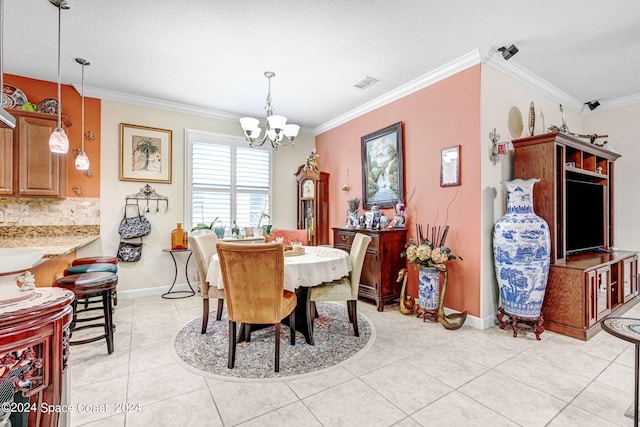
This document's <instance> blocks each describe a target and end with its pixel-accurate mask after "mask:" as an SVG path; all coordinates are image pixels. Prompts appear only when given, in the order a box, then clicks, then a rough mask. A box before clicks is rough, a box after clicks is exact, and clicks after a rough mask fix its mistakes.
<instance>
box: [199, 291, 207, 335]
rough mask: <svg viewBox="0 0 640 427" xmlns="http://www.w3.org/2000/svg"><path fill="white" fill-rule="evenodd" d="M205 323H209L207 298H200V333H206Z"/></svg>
mask: <svg viewBox="0 0 640 427" xmlns="http://www.w3.org/2000/svg"><path fill="white" fill-rule="evenodd" d="M207 323H209V298H204V299H203V300H202V332H200V333H201V334H206V333H207Z"/></svg>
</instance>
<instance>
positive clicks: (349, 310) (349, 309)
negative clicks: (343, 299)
mask: <svg viewBox="0 0 640 427" xmlns="http://www.w3.org/2000/svg"><path fill="white" fill-rule="evenodd" d="M347 317H348V318H349V323H353V306H352V305H351V301H347Z"/></svg>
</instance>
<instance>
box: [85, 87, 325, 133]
mask: <svg viewBox="0 0 640 427" xmlns="http://www.w3.org/2000/svg"><path fill="white" fill-rule="evenodd" d="M73 88H74V89H75V90H76V91H77V92H78V93H80V90H81V88H80V85H78V84H75V83H74V84H73ZM84 96H85V97H89V98H99V99H101V100H106V101H114V102H122V103H124V104H133V105H140V106H143V107H150V108H158V109H160V110H168V111H173V112H176V113H184V114H190V115H194V116H202V117H209V118H213V119H218V120H225V121H229V122H237V121H238V119H239V118H240V117H243V116H240V115H238V114H232V113H226V112H224V111H218V110H213V109H211V108H204V107H196V106H193V105H187V104H180V103H178V102H170V101H163V100H161V99H156V98H148V97H146V96H138V95H131V94H128V93H124V92H118V91H114V90H107V89H101V88H97V87H91V86H86V85H85V87H84ZM300 132H301V133H304V134H307V135H313V129H311V128H308V127H301V128H300Z"/></svg>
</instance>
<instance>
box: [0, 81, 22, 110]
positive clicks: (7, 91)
mask: <svg viewBox="0 0 640 427" xmlns="http://www.w3.org/2000/svg"><path fill="white" fill-rule="evenodd" d="M5 95H7V96H9V97H10V98H11V99H13V102H14V105H13V106H12V107H7V106H5ZM25 102H27V95H25V94H24V92H23V91H21V90H20V89H18V88H17V87H15V86H11V85H8V84H6V83H5V84H3V85H2V106H3V107H4V108H20V107H22V104H24V103H25Z"/></svg>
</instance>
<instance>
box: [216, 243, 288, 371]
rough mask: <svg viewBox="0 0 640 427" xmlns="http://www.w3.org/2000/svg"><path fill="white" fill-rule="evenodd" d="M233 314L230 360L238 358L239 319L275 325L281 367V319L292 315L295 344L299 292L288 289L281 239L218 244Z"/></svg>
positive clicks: (246, 324)
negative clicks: (237, 331) (264, 241)
mask: <svg viewBox="0 0 640 427" xmlns="http://www.w3.org/2000/svg"><path fill="white" fill-rule="evenodd" d="M217 251H218V259H219V261H220V272H221V273H222V282H223V284H224V292H225V295H226V297H227V314H228V316H229V360H228V365H227V367H228V368H229V369H233V367H234V365H235V360H236V322H240V323H243V324H244V328H245V330H247V331H249V330H250V328H251V325H258V324H260V325H265V324H266V325H275V329H276V334H275V363H274V364H275V372H279V371H280V321H281V320H282V319H284V318H285V317H287V316H288V317H289V330H290V334H291V345H295V342H296V330H295V325H296V321H295V320H296V319H295V308H296V302H297V299H296V294H295V293H294V292H290V291H287V290H285V289H284V251H283V248H282V244H281V243H250V244H243V243H228V242H220V243H218V246H217Z"/></svg>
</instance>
